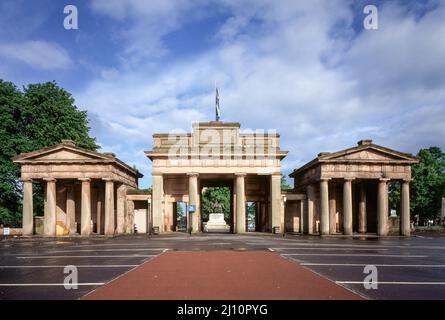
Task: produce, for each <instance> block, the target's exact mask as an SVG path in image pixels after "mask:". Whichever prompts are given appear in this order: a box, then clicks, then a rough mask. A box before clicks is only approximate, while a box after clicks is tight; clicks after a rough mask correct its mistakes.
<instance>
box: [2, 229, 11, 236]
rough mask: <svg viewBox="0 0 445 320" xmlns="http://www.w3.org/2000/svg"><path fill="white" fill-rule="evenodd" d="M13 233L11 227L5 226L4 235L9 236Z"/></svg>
mask: <svg viewBox="0 0 445 320" xmlns="http://www.w3.org/2000/svg"><path fill="white" fill-rule="evenodd" d="M10 234H11V230H10V229H9V228H3V235H4V236H9V235H10Z"/></svg>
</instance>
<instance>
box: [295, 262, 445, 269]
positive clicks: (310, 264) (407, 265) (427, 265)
mask: <svg viewBox="0 0 445 320" xmlns="http://www.w3.org/2000/svg"><path fill="white" fill-rule="evenodd" d="M300 264H301V265H302V266H314V267H319V266H327V267H365V266H367V265H369V263H300ZM372 265H373V266H376V267H395V268H445V264H372Z"/></svg>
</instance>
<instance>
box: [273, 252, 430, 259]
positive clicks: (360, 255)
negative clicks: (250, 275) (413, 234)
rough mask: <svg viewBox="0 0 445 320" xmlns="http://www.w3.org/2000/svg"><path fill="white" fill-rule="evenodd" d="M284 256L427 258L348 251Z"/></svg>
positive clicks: (286, 254)
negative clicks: (348, 252)
mask: <svg viewBox="0 0 445 320" xmlns="http://www.w3.org/2000/svg"><path fill="white" fill-rule="evenodd" d="M281 255H282V256H332V257H392V258H426V257H427V256H413V255H402V254H347V253H282V254H281Z"/></svg>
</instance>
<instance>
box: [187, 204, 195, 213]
mask: <svg viewBox="0 0 445 320" xmlns="http://www.w3.org/2000/svg"><path fill="white" fill-rule="evenodd" d="M195 211H196V206H195V205H192V204H190V205H189V212H190V213H193V212H195Z"/></svg>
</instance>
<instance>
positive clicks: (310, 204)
mask: <svg viewBox="0 0 445 320" xmlns="http://www.w3.org/2000/svg"><path fill="white" fill-rule="evenodd" d="M314 201H315V189H314V186H313V185H308V186H307V221H306V223H307V233H308V234H313V233H314Z"/></svg>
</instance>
